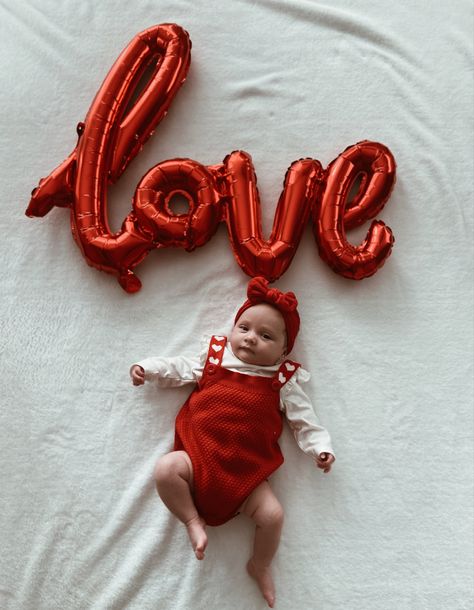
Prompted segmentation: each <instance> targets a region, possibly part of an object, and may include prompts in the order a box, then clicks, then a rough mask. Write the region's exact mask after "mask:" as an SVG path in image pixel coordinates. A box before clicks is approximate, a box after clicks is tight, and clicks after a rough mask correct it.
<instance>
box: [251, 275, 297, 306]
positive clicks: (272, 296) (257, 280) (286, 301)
mask: <svg viewBox="0 0 474 610" xmlns="http://www.w3.org/2000/svg"><path fill="white" fill-rule="evenodd" d="M247 297H248V299H249V301H250V302H252V303H261V302H262V301H263V302H265V303H269V304H270V305H275V307H277V309H279V310H281V311H285V312H290V311H295V309H296V308H297V306H298V300H297V298H296V296H295V293H294V292H282V291H281V290H278V289H277V288H269V287H268V281H267V280H266V279H265V278H264V277H254V278H253V279H251V280H250V282H249V285H248V288H247Z"/></svg>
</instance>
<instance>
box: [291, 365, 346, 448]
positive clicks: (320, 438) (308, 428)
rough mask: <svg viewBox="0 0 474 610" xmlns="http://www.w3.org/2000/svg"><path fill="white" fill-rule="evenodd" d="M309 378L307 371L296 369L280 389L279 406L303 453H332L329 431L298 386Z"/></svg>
mask: <svg viewBox="0 0 474 610" xmlns="http://www.w3.org/2000/svg"><path fill="white" fill-rule="evenodd" d="M309 378H310V375H309V373H308V372H307V371H305V370H304V369H298V371H297V372H296V373H295V374H294V375H293V377H292V378H291V379H290V381H288V383H286V384H285V385H284V386H283V387H282V389H281V391H280V401H281V408H282V411H283V412H284V413H285V415H286V418H287V420H288V423H289V425H290V428H291V429H292V431H293V434H294V436H295V439H296V442H297V443H298V445H299V447H300V448H301V449H302V450H303V451H304V452H305V453H307V454H308V455H310V456H312V457H316V456H318V455H319V454H320V453H332V455H334V451H333V448H332V444H331V437H330V436H329V432H328V431H327V430H326V428H324V426H322V425H321V424H320V423H319V419H318V417H317V415H316V413H315V412H314V409H313V405H312V404H311V401H310V399H309V397H308V395H307V394H306V392H305V391H304V390H303V389H302V388H301V386H300V382H301V383H304V382H306V381H308V380H309Z"/></svg>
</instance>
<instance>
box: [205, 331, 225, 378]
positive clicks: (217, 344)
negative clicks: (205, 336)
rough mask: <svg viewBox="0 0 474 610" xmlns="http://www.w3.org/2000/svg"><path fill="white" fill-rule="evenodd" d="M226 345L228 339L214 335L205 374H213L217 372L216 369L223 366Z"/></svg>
mask: <svg viewBox="0 0 474 610" xmlns="http://www.w3.org/2000/svg"><path fill="white" fill-rule="evenodd" d="M226 343H227V337H221V336H219V335H213V336H212V337H211V340H210V342H209V351H208V352H207V358H206V364H205V365H204V371H205V372H207V373H213V372H214V371H215V370H216V367H218V366H220V365H221V362H222V357H223V356H224V348H225V345H226Z"/></svg>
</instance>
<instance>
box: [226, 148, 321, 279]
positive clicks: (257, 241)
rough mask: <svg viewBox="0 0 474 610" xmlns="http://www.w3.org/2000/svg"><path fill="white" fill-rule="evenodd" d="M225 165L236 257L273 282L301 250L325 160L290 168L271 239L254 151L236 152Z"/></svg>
mask: <svg viewBox="0 0 474 610" xmlns="http://www.w3.org/2000/svg"><path fill="white" fill-rule="evenodd" d="M224 165H225V168H226V173H227V180H228V193H229V199H228V206H227V208H226V209H227V213H226V215H225V219H226V222H227V229H228V231H229V237H230V241H231V244H232V248H233V251H234V256H235V258H236V260H237V262H238V263H239V265H240V266H241V268H242V269H243V270H244V271H245V273H247V274H248V275H250V276H258V275H263V276H264V277H265V278H266V279H267V280H269V281H271V282H272V281H274V280H276V279H277V278H279V277H280V276H281V275H282V274H283V273H285V271H286V270H287V269H288V267H289V266H290V263H291V261H292V260H293V256H294V255H295V253H296V249H297V248H298V244H299V243H300V240H301V235H302V233H303V230H304V228H305V226H306V224H307V222H308V218H309V215H310V211H311V206H312V205H313V202H314V201H315V198H316V196H317V194H318V190H319V187H320V182H321V179H322V176H323V169H322V167H321V163H319V161H315V160H314V159H301V160H300V161H295V162H294V163H293V164H292V165H291V167H289V168H288V170H287V172H286V176H285V182H284V185H283V191H282V193H281V195H280V199H279V201H278V205H277V209H276V214H275V219H274V222H273V230H272V232H271V235H270V238H269V239H268V241H266V240H264V239H263V237H262V222H261V211H260V199H259V195H258V190H257V178H256V176H255V172H254V168H253V165H252V160H251V158H250V155H248V154H247V153H245V152H242V151H236V152H233V153H232V154H230V155H229V156H228V157H226V158H225V159H224Z"/></svg>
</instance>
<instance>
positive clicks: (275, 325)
mask: <svg viewBox="0 0 474 610" xmlns="http://www.w3.org/2000/svg"><path fill="white" fill-rule="evenodd" d="M247 296H248V299H247V301H245V303H244V304H243V305H242V307H241V308H240V309H239V311H238V312H237V315H236V317H235V324H234V327H233V329H232V332H231V334H230V338H229V341H227V338H226V337H221V336H213V337H212V338H211V340H210V343H209V344H208V345H207V346H206V351H205V352H204V353H203V354H202V355H201V359H200V361H198V360H196V361H195V360H192V359H189V358H185V357H177V358H147V359H146V360H143V361H141V362H138V363H137V364H134V365H133V366H132V367H131V369H130V375H131V377H132V381H133V384H134V385H141V384H143V383H144V382H145V380H149V381H152V380H156V381H157V382H158V383H159V385H161V386H168V387H169V386H174V387H176V386H179V385H184V384H186V383H195V384H197V386H196V388H195V389H194V390H193V392H192V393H191V395H190V396H189V398H188V400H187V401H186V403H185V404H184V406H183V407H182V408H181V410H180V411H179V413H178V416H177V418H176V427H175V441H174V450H173V451H172V452H171V453H168V454H166V455H164V456H163V457H162V458H160V459H159V460H158V462H157V464H156V468H155V481H156V487H157V491H158V494H159V495H160V497H161V499H162V500H163V502H164V503H165V505H166V506H167V507H168V509H169V510H170V511H171V512H172V513H173V514H174V515H175V516H176V517H177V518H178V519H179V520H180V521H182V523H184V525H185V526H186V529H187V533H188V536H189V539H190V541H191V544H192V547H193V549H194V553H195V555H196V557H197V558H198V559H203V558H204V551H205V549H206V546H207V535H206V531H205V528H206V525H212V526H215V525H221V524H222V523H225V522H226V521H228V520H229V519H231V518H232V517H234V516H235V515H238V514H239V513H242V514H244V515H247V516H248V517H250V518H251V519H252V520H253V521H254V522H255V524H256V529H255V540H254V548H253V555H252V557H251V558H250V560H249V561H248V563H247V570H248V572H249V574H250V576H252V577H253V578H254V579H255V580H256V582H257V584H258V586H259V587H260V590H261V592H262V595H263V597H264V598H265V600H266V601H267V603H268V605H269V606H270V607H271V608H273V605H274V603H275V587H274V584H273V578H272V573H271V562H272V559H273V557H274V555H275V553H276V551H277V549H278V545H279V542H280V534H281V529H282V525H283V509H282V507H281V505H280V503H279V501H278V500H277V498H276V496H275V495H274V493H273V491H272V489H271V487H270V484H269V482H268V477H269V476H270V475H271V474H272V473H273V472H274V471H275V470H276V469H277V468H278V467H279V466H280V465H281V464H282V462H283V456H282V453H281V450H280V447H279V445H278V438H279V437H280V434H281V431H282V416H281V414H282V412H283V413H284V414H285V415H286V418H287V420H288V422H289V424H290V427H291V428H292V429H293V431H294V434H295V438H296V441H297V443H298V445H299V446H300V447H301V449H302V450H303V451H304V452H305V453H307V454H309V455H310V456H312V457H313V458H314V460H315V462H316V465H317V466H318V467H319V468H321V469H322V470H323V471H324V472H329V471H330V470H331V466H332V463H333V462H334V459H335V458H334V455H333V450H332V447H331V439H330V437H329V434H328V432H327V431H326V430H325V428H323V427H322V426H321V425H320V424H319V423H318V420H317V418H316V416H315V414H314V412H313V409H312V406H311V403H310V401H309V399H308V397H307V395H306V394H305V393H304V391H303V390H302V388H301V385H300V384H301V383H304V382H306V381H308V379H309V373H308V372H307V371H305V370H303V369H302V368H301V366H300V365H299V364H298V363H297V362H294V361H292V360H288V359H287V358H286V355H287V354H288V353H289V352H290V351H291V349H292V347H293V344H294V342H295V339H296V335H297V334H298V330H299V326H300V318H299V315H298V311H297V305H298V302H297V300H296V297H295V295H294V294H293V293H292V292H287V293H283V292H281V291H279V290H277V289H275V288H270V287H269V285H268V282H267V281H266V280H265V279H264V278H261V277H259V278H254V279H252V280H251V281H250V282H249V285H248V290H247Z"/></svg>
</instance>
